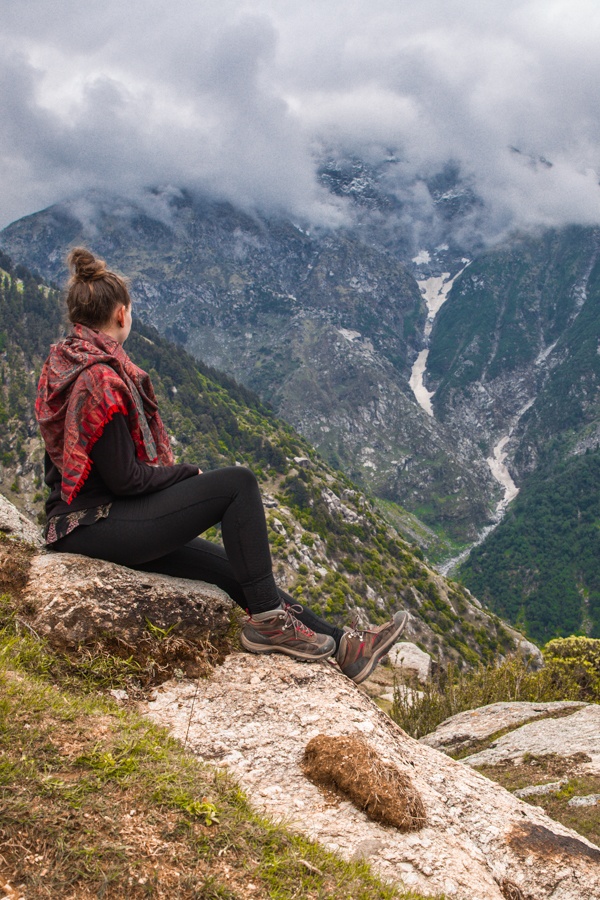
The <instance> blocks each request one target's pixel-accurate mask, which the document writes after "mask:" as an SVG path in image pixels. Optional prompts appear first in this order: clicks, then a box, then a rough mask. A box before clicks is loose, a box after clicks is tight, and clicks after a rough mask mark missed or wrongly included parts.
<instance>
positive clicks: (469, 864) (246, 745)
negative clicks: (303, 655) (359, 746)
mask: <svg viewBox="0 0 600 900" xmlns="http://www.w3.org/2000/svg"><path fill="white" fill-rule="evenodd" d="M155 698H156V699H154V700H152V701H149V702H145V703H144V704H143V706H142V710H143V711H145V713H146V714H147V715H149V716H150V717H151V718H152V719H153V720H154V721H156V722H157V723H160V724H161V725H165V726H167V727H169V728H170V730H171V731H172V733H173V734H174V735H175V736H176V737H179V738H180V739H181V740H184V739H185V738H186V733H187V730H188V725H189V734H188V735H187V746H188V747H189V749H190V750H191V751H192V752H193V753H195V754H196V755H197V756H198V757H199V758H200V759H203V760H207V761H210V762H212V763H216V764H218V765H219V766H222V767H224V768H226V769H228V770H229V771H230V772H231V773H232V774H233V775H234V776H235V778H236V779H237V780H238V781H239V783H240V784H241V786H242V787H243V789H244V790H245V791H246V792H247V793H248V795H249V798H250V800H251V802H252V803H253V804H254V805H255V806H256V807H258V808H259V809H260V810H261V811H263V812H265V813H267V814H269V815H271V816H273V817H274V818H275V819H284V820H285V821H286V822H287V823H289V824H290V827H292V828H294V829H295V830H297V831H298V832H301V833H303V834H304V835H306V836H308V837H310V838H313V839H315V840H318V841H320V842H321V843H322V844H324V845H325V846H326V847H328V848H330V849H332V850H335V851H337V852H339V853H341V854H342V856H344V857H345V858H346V859H352V858H355V859H356V858H360V857H365V856H366V857H368V858H369V860H370V863H371V865H372V866H373V867H374V869H375V870H376V871H377V872H378V873H379V874H380V875H381V876H383V877H384V878H385V879H387V880H389V881H391V882H393V883H395V884H397V885H401V886H402V887H404V888H407V887H410V888H412V889H413V890H414V891H418V892H420V893H423V894H426V895H427V896H430V895H436V894H442V893H443V894H445V896H447V897H448V900H506V897H509V896H510V897H519V896H521V897H535V900H549V898H550V897H552V900H597V898H598V897H600V849H598V848H597V847H595V846H594V845H593V844H590V842H589V841H587V840H586V839H585V838H583V837H581V836H580V835H578V834H576V833H575V832H573V831H571V830H569V829H568V828H566V827H564V826H562V825H560V824H558V823H557V822H554V821H553V820H552V819H550V818H549V817H548V816H547V815H546V814H545V813H544V812H543V810H540V809H539V808H538V807H534V806H530V805H529V804H526V803H524V802H523V801H521V800H518V799H517V798H516V797H513V796H512V795H511V794H510V793H508V791H506V790H504V788H502V787H501V786H500V785H498V784H496V783H495V782H493V781H491V780H489V779H487V778H484V777H483V776H482V775H480V774H479V773H478V772H476V771H474V770H473V769H471V768H470V767H469V766H465V765H464V764H463V763H459V762H455V761H454V760H452V759H449V758H448V757H447V756H446V755H445V754H443V753H440V752H439V751H437V750H434V749H432V748H431V747H428V746H426V745H424V744H421V743H419V742H417V741H415V740H413V739H412V738H410V737H408V735H406V734H405V733H404V732H403V731H402V730H401V729H400V728H398V726H397V725H395V724H394V722H392V720H391V719H390V718H389V717H388V716H387V715H386V714H385V713H383V712H382V711H381V710H380V709H378V708H377V707H376V705H375V704H374V703H373V702H372V701H371V700H370V699H369V697H367V696H366V695H365V694H364V693H363V692H361V691H360V690H359V689H358V688H357V687H356V685H354V684H353V683H352V682H351V681H348V680H347V679H345V678H343V676H341V675H340V673H339V672H338V671H337V670H336V669H335V668H334V667H333V666H331V665H329V664H328V663H322V664H314V665H304V664H301V663H298V662H295V661H294V660H291V659H289V658H287V657H276V656H271V657H264V656H263V657H260V656H250V655H246V654H241V653H235V654H231V655H230V656H228V657H227V658H226V659H225V661H224V662H223V664H222V665H220V666H219V667H217V668H216V669H215V671H214V672H213V674H212V676H211V677H210V678H209V679H202V680H201V681H200V682H198V683H194V682H191V681H187V680H185V681H170V682H167V683H165V684H164V685H162V686H161V687H160V688H159V689H158V690H157V692H156V695H155ZM585 711H586V710H585V709H584V710H583V712H585ZM565 721H566V722H568V721H570V720H569V719H567V720H564V721H562V722H560V723H557V724H560V725H563V726H564V724H565ZM319 734H328V735H331V736H341V735H345V736H356V735H362V737H363V738H364V740H365V741H367V742H368V743H369V744H370V746H372V747H373V748H374V749H376V751H377V753H378V755H379V757H380V758H381V759H382V760H385V761H387V762H389V763H390V764H391V765H393V766H395V767H396V768H397V769H398V770H399V771H400V772H402V773H405V774H406V775H407V776H408V777H409V778H410V781H411V783H412V784H413V785H414V788H415V790H416V791H418V793H419V796H420V797H421V798H422V800H423V804H424V807H425V813H426V819H427V824H426V826H425V827H424V828H422V829H421V830H420V831H418V832H414V833H402V832H400V831H399V830H398V829H396V828H394V827H391V826H385V825H381V824H380V823H378V822H373V821H371V820H369V819H368V818H367V816H366V815H365V813H364V812H363V811H361V810H360V809H358V808H357V807H356V806H355V805H354V804H353V803H351V802H350V801H349V800H348V799H347V798H336V797H335V796H332V795H331V794H330V795H328V796H325V795H324V794H323V793H322V792H321V790H320V789H319V788H318V787H317V786H316V785H314V784H313V783H312V782H311V781H309V780H308V779H307V778H306V777H305V775H304V773H303V771H302V759H303V755H304V751H305V748H306V746H307V744H308V743H309V741H311V740H312V739H313V738H314V737H316V736H317V735H319ZM559 872H560V876H559V875H558V873H559ZM507 886H509V887H510V886H518V890H520V891H521V892H522V893H521V894H518V893H512V894H511V893H508V890H509V887H507ZM511 890H512V887H511Z"/></svg>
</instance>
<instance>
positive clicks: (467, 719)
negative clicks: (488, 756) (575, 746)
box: [421, 700, 587, 753]
mask: <svg viewBox="0 0 600 900" xmlns="http://www.w3.org/2000/svg"><path fill="white" fill-rule="evenodd" d="M583 706H587V704H586V703H581V702H578V701H575V700H561V701H555V702H552V703H527V702H521V701H515V702H513V703H508V702H507V703H490V704H489V705H488V706H482V707H480V708H479V709H469V710H467V711H466V712H461V713H458V714H457V715H455V716H452V717H451V718H450V719H446V721H445V722H442V723H441V725H438V727H437V728H436V729H435V731H433V732H432V733H431V734H427V735H425V736H424V737H422V738H421V743H423V744H427V745H428V746H429V747H435V748H436V749H438V750H445V751H448V752H451V753H456V752H458V751H462V750H467V749H468V748H469V747H470V746H472V745H473V744H475V743H477V742H478V741H482V740H485V739H486V738H489V737H491V735H493V734H496V732H498V731H502V730H503V729H504V728H519V727H520V726H521V725H523V724H524V723H525V722H528V721H530V720H531V719H536V718H543V717H547V716H551V715H556V714H557V713H564V712H568V711H569V710H573V712H576V711H577V710H578V709H581V707H583Z"/></svg>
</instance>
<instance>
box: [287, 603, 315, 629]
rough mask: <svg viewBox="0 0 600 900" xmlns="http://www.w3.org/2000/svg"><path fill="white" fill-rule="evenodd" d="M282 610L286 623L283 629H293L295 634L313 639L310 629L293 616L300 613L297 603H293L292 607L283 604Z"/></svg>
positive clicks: (288, 604)
mask: <svg viewBox="0 0 600 900" xmlns="http://www.w3.org/2000/svg"><path fill="white" fill-rule="evenodd" d="M284 609H285V611H286V613H287V618H286V623H285V625H284V626H283V627H284V628H294V629H295V630H296V634H302V635H304V636H305V637H308V638H312V637H314V635H315V633H314V631H312V629H310V628H309V627H308V625H305V624H304V622H301V621H300V619H297V618H296V616H295V615H294V613H295V612H297V613H301V612H302V607H301V606H300V604H299V603H295V604H294V605H292V604H291V603H285V604H284Z"/></svg>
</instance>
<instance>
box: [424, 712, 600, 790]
mask: <svg viewBox="0 0 600 900" xmlns="http://www.w3.org/2000/svg"><path fill="white" fill-rule="evenodd" d="M544 705H545V704H544ZM434 734H435V732H434ZM550 753H551V754H553V755H556V756H564V757H569V758H571V757H573V756H574V755H575V754H578V753H581V754H585V755H587V756H588V757H589V758H590V762H589V763H588V764H587V765H586V771H587V772H597V773H600V706H598V705H597V704H595V703H590V704H589V705H585V706H583V708H581V709H578V710H577V711H576V712H574V713H573V715H570V716H567V717H566V718H561V719H542V720H541V721H538V722H531V723H529V724H528V725H523V726H522V727H521V728H518V729H517V730H516V731H511V732H510V733H509V734H505V735H504V737H500V738H498V740H497V741H494V743H493V744H492V746H491V747H489V748H488V749H487V750H482V751H481V752H480V753H474V754H473V755H472V756H469V757H467V758H466V759H464V760H463V762H466V763H468V764H469V765H470V766H496V765H499V764H501V763H505V762H508V761H509V760H510V761H512V762H521V761H522V760H523V757H524V756H525V755H526V754H530V755H532V756H545V755H548V754H550Z"/></svg>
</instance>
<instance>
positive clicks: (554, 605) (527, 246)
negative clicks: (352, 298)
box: [428, 227, 600, 641]
mask: <svg viewBox="0 0 600 900" xmlns="http://www.w3.org/2000/svg"><path fill="white" fill-rule="evenodd" d="M599 246H600V235H599V233H598V231H597V230H595V229H589V228H588V229H585V228H575V227H573V228H568V229H564V230H562V231H560V232H546V233H545V234H544V235H542V236H541V237H528V238H525V237H522V238H520V239H515V241H514V242H513V243H512V244H511V245H510V246H507V247H505V248H500V249H496V250H494V251H489V252H488V253H486V254H484V255H483V256H482V257H480V258H479V259H478V260H476V261H475V262H473V264H472V265H471V266H469V267H468V268H467V269H466V271H465V272H464V273H463V275H462V276H461V277H460V278H459V279H457V281H456V283H455V285H454V288H453V290H452V292H451V294H450V297H449V299H448V302H447V303H446V304H445V305H444V307H443V308H442V310H441V312H440V314H439V317H438V319H437V320H436V323H435V326H434V330H433V334H432V341H431V348H430V354H429V359H428V377H429V384H430V386H432V387H437V390H436V393H435V398H434V405H435V409H436V414H437V415H439V416H440V417H441V418H444V419H449V420H451V421H453V422H455V423H458V422H462V423H464V425H465V427H472V428H478V429H479V431H480V433H481V435H482V440H484V441H485V442H486V443H487V444H488V446H492V445H494V444H497V445H499V444H500V442H501V441H502V440H503V439H505V440H507V443H506V445H505V450H506V451H507V453H508V459H507V463H508V467H509V469H510V471H511V473H512V475H513V477H514V479H515V480H516V481H517V484H519V485H520V494H519V496H518V497H517V499H516V500H515V501H514V503H513V505H512V508H511V509H509V512H508V513H507V515H506V517H505V519H504V520H503V521H502V522H501V524H500V525H499V526H498V528H497V529H496V530H495V531H494V532H493V533H492V534H491V535H490V536H489V537H488V538H487V539H486V540H485V541H484V543H483V544H482V545H481V546H480V547H477V548H475V549H474V550H473V551H472V552H471V555H470V558H469V560H468V561H467V562H466V563H465V564H464V565H463V566H462V568H461V569H460V570H459V571H460V577H461V579H462V580H463V581H464V583H465V584H466V585H467V586H468V587H469V588H470V589H471V590H473V591H474V592H475V593H476V594H477V596H479V597H481V598H482V599H485V602H486V603H487V604H488V605H489V606H490V608H492V609H494V610H495V611H496V612H497V613H498V615H502V616H504V617H506V618H507V619H508V620H509V621H512V622H518V623H519V625H520V626H521V627H523V628H526V629H527V632H528V633H529V634H530V635H531V636H532V637H533V638H534V639H535V640H542V641H543V640H547V639H548V638H551V637H553V636H555V635H568V634H570V633H572V632H575V631H581V632H583V633H587V634H591V635H597V634H598V633H599V632H598V627H599V625H600V609H599V607H598V595H597V591H598V559H599V558H600V556H599V554H598V546H597V540H596V533H597V524H598V521H599V520H600V509H599V508H598V496H599V495H600V468H599V467H598V458H599V454H600V441H599V438H600V355H599V353H598V347H599V346H600V263H599V262H598V250H599ZM469 423H470V426H469Z"/></svg>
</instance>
